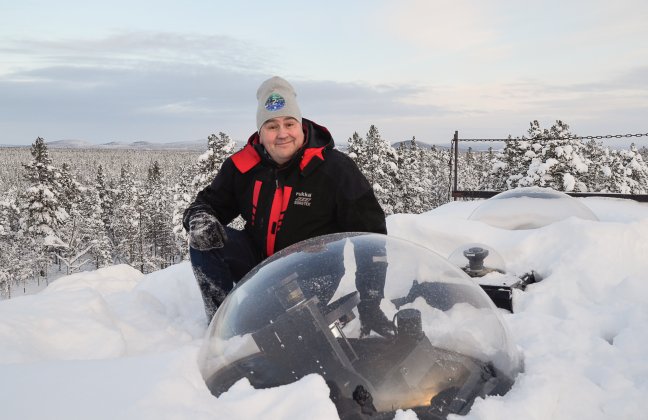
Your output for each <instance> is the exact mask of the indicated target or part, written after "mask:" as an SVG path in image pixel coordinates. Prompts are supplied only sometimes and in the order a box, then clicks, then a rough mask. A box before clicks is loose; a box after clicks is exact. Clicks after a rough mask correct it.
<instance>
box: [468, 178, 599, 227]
mask: <svg viewBox="0 0 648 420" xmlns="http://www.w3.org/2000/svg"><path fill="white" fill-rule="evenodd" d="M569 217H579V218H581V219H585V220H598V218H597V217H596V215H595V214H594V213H592V211H591V210H590V209H589V208H587V206H585V205H584V204H583V203H581V202H580V201H578V200H577V199H575V198H573V197H570V196H569V195H567V194H565V193H563V192H560V191H556V190H553V189H551V188H541V187H526V188H516V189H513V190H508V191H504V192H502V193H499V194H497V195H495V196H493V197H491V198H489V199H488V200H486V201H484V202H483V203H482V204H481V205H480V206H479V207H477V208H476V209H475V210H474V211H473V212H472V213H471V215H470V216H469V217H468V218H469V219H470V220H479V221H482V222H484V223H487V224H489V225H491V226H494V227H498V228H503V229H512V230H522V229H535V228H539V227H542V226H546V225H548V224H551V223H554V222H557V221H559V220H563V219H567V218H569Z"/></svg>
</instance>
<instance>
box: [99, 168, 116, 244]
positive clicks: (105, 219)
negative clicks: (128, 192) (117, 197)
mask: <svg viewBox="0 0 648 420" xmlns="http://www.w3.org/2000/svg"><path fill="white" fill-rule="evenodd" d="M94 190H95V192H96V194H97V202H98V204H99V206H100V210H101V221H102V223H103V225H104V231H105V232H106V235H107V236H108V238H109V239H110V240H111V241H114V238H115V235H114V232H113V229H112V221H113V218H114V209H113V191H111V189H110V188H109V186H108V185H107V184H106V177H105V175H104V170H103V166H102V165H99V167H98V168H97V175H96V177H95V184H94Z"/></svg>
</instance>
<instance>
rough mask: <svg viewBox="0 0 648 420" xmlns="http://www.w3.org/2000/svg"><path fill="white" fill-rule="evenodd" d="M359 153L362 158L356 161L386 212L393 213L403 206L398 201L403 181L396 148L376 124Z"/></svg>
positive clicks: (370, 130) (371, 128)
mask: <svg viewBox="0 0 648 420" xmlns="http://www.w3.org/2000/svg"><path fill="white" fill-rule="evenodd" d="M357 153H359V155H358V156H359V157H361V159H360V160H359V161H356V163H357V164H358V167H359V168H360V171H361V172H362V173H363V174H364V176H365V177H366V178H367V180H368V181H369V183H370V184H371V185H372V187H373V190H374V192H375V194H376V198H377V199H378V202H379V203H380V205H381V206H382V208H383V210H384V211H385V214H386V215H390V214H393V213H394V211H395V209H396V208H398V207H399V206H401V204H400V203H399V201H398V199H399V195H398V194H396V191H397V190H398V188H399V186H400V183H401V181H400V179H399V174H398V155H397V153H396V150H395V149H394V148H393V147H392V146H391V145H390V144H389V143H388V142H387V141H386V140H384V139H383V138H382V137H381V136H380V133H379V132H378V129H377V128H376V126H374V125H372V126H371V127H369V132H367V137H366V141H365V142H364V149H363V150H358V151H357ZM364 157H366V160H365V159H364Z"/></svg>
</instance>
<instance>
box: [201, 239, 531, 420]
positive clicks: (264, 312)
mask: <svg viewBox="0 0 648 420" xmlns="http://www.w3.org/2000/svg"><path fill="white" fill-rule="evenodd" d="M383 279H384V283H383ZM383 284H384V287H382V285H383ZM379 289H382V292H384V298H383V299H382V300H381V301H380V306H379V311H380V312H382V314H384V317H383V319H388V320H389V321H390V322H393V324H391V323H389V325H393V326H394V330H393V335H392V334H389V333H387V332H385V331H383V334H384V336H383V335H379V334H377V333H376V332H374V331H372V332H371V333H370V334H366V331H364V330H363V331H362V333H361V323H360V320H359V317H358V310H359V308H360V307H366V306H363V304H364V303H366V302H367V297H372V296H375V295H376V293H379V292H380V291H379ZM377 291H378V292H377ZM361 316H362V315H361ZM366 319H367V318H363V320H366ZM369 319H370V320H371V319H372V317H369ZM365 324H367V325H369V324H370V323H365ZM199 362H200V368H201V372H202V374H203V377H204V379H205V381H206V383H207V386H208V387H209V389H210V390H211V392H212V393H213V394H214V395H216V396H218V395H220V394H221V393H223V392H225V391H227V390H228V389H229V387H230V386H232V385H233V384H234V383H235V382H236V381H238V380H239V379H241V378H247V379H248V380H249V381H250V383H251V384H252V385H253V386H254V387H256V388H267V387H272V386H278V385H283V384H288V383H291V382H294V381H296V380H298V379H300V378H301V377H303V376H305V375H307V374H311V373H317V374H320V375H321V376H322V377H324V379H325V380H326V382H327V384H328V385H329V388H330V389H331V395H330V396H331V399H332V400H333V402H334V403H335V404H336V407H337V409H338V412H339V414H340V417H342V418H347V417H351V416H360V417H362V416H365V415H367V416H368V415H373V414H377V413H391V412H394V411H395V410H397V409H399V408H401V409H408V408H411V409H413V410H415V411H416V413H417V414H418V415H419V417H420V418H429V417H433V418H437V417H434V416H440V417H443V416H445V415H447V414H449V413H459V414H462V413H465V412H467V410H468V409H469V408H470V406H471V404H472V402H473V400H474V398H476V397H477V396H483V395H487V394H503V393H505V392H506V391H507V390H508V389H509V388H510V387H511V385H512V383H513V379H514V377H515V376H516V374H517V373H518V372H519V371H520V369H521V361H520V358H519V355H518V353H517V351H516V350H515V347H514V346H513V345H512V343H511V341H510V339H509V336H508V333H507V329H506V327H505V325H504V324H503V321H502V318H501V317H500V314H499V313H498V311H497V310H496V308H495V306H494V305H493V304H492V302H491V301H490V300H489V298H488V297H487V295H486V294H485V293H484V292H483V291H482V290H481V289H480V287H479V286H477V285H476V284H475V283H474V282H473V281H471V279H470V278H469V277H468V276H467V275H466V274H465V273H464V272H463V271H462V270H461V269H459V268H457V267H455V266H453V265H452V264H451V263H450V262H449V261H448V260H446V259H444V258H443V257H441V256H439V255H438V254H436V253H434V252H432V251H430V250H428V249H426V248H423V247H420V246H418V245H416V244H413V243H411V242H408V241H405V240H402V239H396V238H393V237H388V236H385V235H378V234H367V233H347V234H335V235H327V236H322V237H319V238H314V239H311V240H308V241H304V242H301V243H299V244H295V245H293V246H291V247H289V248H286V249H284V250H282V251H281V252H279V253H277V254H275V255H273V256H272V257H271V258H269V259H267V260H266V261H264V262H263V263H262V264H260V265H259V266H257V267H256V268H255V269H254V270H252V272H250V273H249V274H248V275H247V276H246V277H245V278H244V279H243V280H241V282H240V283H239V284H238V285H237V287H236V288H235V289H234V290H233V291H232V293H231V294H230V295H229V296H228V297H227V299H226V300H225V302H223V305H222V306H221V307H220V308H219V309H218V311H217V312H216V315H215V316H214V318H213V320H212V322H211V324H210V326H209V328H208V332H207V337H206V339H205V342H204V345H203V347H202V349H201V352H200V357H199Z"/></svg>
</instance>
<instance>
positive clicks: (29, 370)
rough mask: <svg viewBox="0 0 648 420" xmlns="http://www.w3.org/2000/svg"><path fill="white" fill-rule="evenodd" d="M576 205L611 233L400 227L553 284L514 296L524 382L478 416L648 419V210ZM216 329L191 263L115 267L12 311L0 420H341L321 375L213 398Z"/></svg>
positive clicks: (432, 244)
mask: <svg viewBox="0 0 648 420" xmlns="http://www.w3.org/2000/svg"><path fill="white" fill-rule="evenodd" d="M579 201H580V202H581V203H583V204H585V205H586V206H587V207H589V208H590V209H591V210H592V211H593V212H594V214H596V216H598V218H599V219H600V221H589V220H582V219H577V218H569V219H566V220H562V221H559V222H555V223H552V224H550V225H547V226H544V227H542V228H538V229H532V230H518V231H513V230H505V229H499V228H494V227H491V226H489V225H487V224H484V223H482V222H478V221H474V220H467V219H468V216H469V215H470V213H471V212H472V210H473V209H474V208H475V207H476V206H477V205H478V204H479V202H477V201H473V202H455V203H450V204H447V205H445V206H442V207H440V208H438V209H436V210H434V211H432V212H429V213H426V214H423V215H395V216H391V217H390V218H389V219H388V222H389V225H388V228H389V232H390V235H393V236H397V237H402V238H406V239H409V240H411V241H414V242H417V243H420V244H422V245H424V246H426V247H428V248H431V249H432V250H434V251H436V252H438V253H439V254H441V255H443V256H446V257H447V256H448V255H449V254H450V253H452V251H454V250H455V249H456V248H457V247H458V246H460V245H462V244H465V243H471V242H480V243H485V244H488V245H490V246H492V247H493V248H495V249H496V250H498V251H499V252H500V254H501V255H502V257H503V258H504V260H505V261H506V263H507V269H508V270H509V271H512V272H517V273H523V272H526V271H528V270H530V269H534V270H536V271H537V272H538V273H539V274H540V275H541V276H542V277H543V278H544V280H543V281H542V282H541V283H538V284H535V285H532V286H531V287H529V288H528V289H527V291H526V292H519V293H517V294H516V295H515V305H516V306H515V313H514V314H508V313H507V314H505V315H504V319H505V321H506V322H507V325H508V327H509V330H510V332H511V335H512V338H513V340H514V341H515V343H516V344H517V345H518V347H519V348H520V350H521V352H522V354H523V356H524V362H525V372H524V373H522V374H520V375H519V377H518V378H517V381H516V383H515V385H514V386H513V389H512V390H511V391H510V392H509V393H508V394H506V395H504V396H501V397H488V398H486V399H485V400H478V401H476V403H475V404H474V406H473V408H472V410H471V412H470V413H469V414H468V415H467V416H466V418H469V419H504V418H508V419H575V418H578V419H640V418H648V417H647V415H646V410H645V404H646V403H645V401H648V357H647V356H646V354H648V353H647V352H646V349H647V348H648V279H647V278H646V273H648V258H646V255H648V206H647V205H643V204H637V203H635V202H632V201H624V200H613V199H603V198H588V199H580V200H579ZM206 327H207V321H206V320H205V318H204V313H203V308H202V302H201V300H200V295H199V292H198V289H197V287H196V285H195V284H194V279H193V275H192V273H191V268H190V266H189V265H188V264H187V263H182V264H179V265H176V266H173V267H170V268H168V269H166V270H162V271H158V272H155V273H153V274H150V275H146V276H144V275H142V274H140V273H139V272H137V271H136V270H134V269H132V268H130V267H128V266H124V265H120V266H113V267H109V268H105V269H102V270H98V271H95V272H86V273H80V274H75V275H72V276H68V277H63V278H60V279H58V280H56V281H55V282H53V283H52V284H50V286H49V287H47V288H46V289H45V290H43V291H41V292H40V293H37V294H34V295H29V296H21V297H17V298H14V299H11V300H6V301H1V302H0V406H1V407H2V408H1V410H2V411H1V413H2V414H1V415H0V417H2V418H7V419H90V418H91V419H187V418H192V419H212V418H227V419H250V418H286V419H288V418H290V419H309V420H310V419H330V418H336V417H337V414H336V410H335V407H334V405H333V404H332V403H331V402H330V401H329V400H328V398H327V395H328V388H327V387H326V385H325V383H324V381H323V380H322V378H321V377H320V376H317V375H309V376H307V377H305V378H303V379H302V380H300V381H299V382H297V383H294V384H291V385H287V386H284V387H279V388H275V389H267V390H254V389H253V388H251V386H250V385H249V383H245V382H244V381H240V382H238V383H237V384H236V385H235V386H234V387H233V388H232V389H230V391H229V392H227V393H225V394H223V395H222V396H221V397H220V398H218V399H216V398H214V397H212V396H211V394H210V393H209V391H208V390H207V388H206V386H205V384H204V382H203V380H202V378H201V376H200V373H199V370H198V366H197V363H196V357H197V353H198V349H199V347H200V345H201V343H202V337H203V334H204V332H205V329H206ZM397 418H398V419H400V420H402V419H412V418H415V415H414V414H413V413H412V412H411V411H407V412H399V413H398V415H397ZM458 418H460V417H458Z"/></svg>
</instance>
